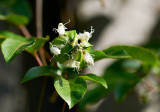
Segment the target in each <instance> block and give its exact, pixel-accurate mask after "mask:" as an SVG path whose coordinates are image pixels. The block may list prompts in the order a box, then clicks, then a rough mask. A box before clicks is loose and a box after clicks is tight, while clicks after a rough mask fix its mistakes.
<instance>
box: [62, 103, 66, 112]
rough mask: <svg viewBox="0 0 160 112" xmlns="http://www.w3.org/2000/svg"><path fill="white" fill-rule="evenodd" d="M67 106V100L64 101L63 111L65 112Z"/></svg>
mask: <svg viewBox="0 0 160 112" xmlns="http://www.w3.org/2000/svg"><path fill="white" fill-rule="evenodd" d="M65 108H66V102H65V101H64V104H63V108H62V112H65Z"/></svg>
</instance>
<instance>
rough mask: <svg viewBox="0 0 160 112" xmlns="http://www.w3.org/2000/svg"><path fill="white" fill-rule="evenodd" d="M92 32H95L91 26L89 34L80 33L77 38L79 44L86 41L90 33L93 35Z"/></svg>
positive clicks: (90, 35)
mask: <svg viewBox="0 0 160 112" xmlns="http://www.w3.org/2000/svg"><path fill="white" fill-rule="evenodd" d="M94 31H95V30H94V29H93V27H92V26H91V32H86V31H85V32H84V33H80V34H78V35H77V36H78V38H79V39H80V40H81V42H84V41H88V40H89V39H90V38H91V37H92V33H94Z"/></svg>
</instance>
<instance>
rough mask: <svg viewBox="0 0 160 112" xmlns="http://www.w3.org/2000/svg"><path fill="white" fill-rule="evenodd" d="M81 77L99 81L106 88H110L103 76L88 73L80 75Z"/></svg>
mask: <svg viewBox="0 0 160 112" xmlns="http://www.w3.org/2000/svg"><path fill="white" fill-rule="evenodd" d="M80 77H82V78H84V79H85V80H90V81H94V82H97V83H99V84H101V85H103V86H104V87H105V88H106V89H107V88H108V87H107V83H106V81H105V80H104V79H103V78H102V77H98V76H96V75H94V74H87V75H84V76H80Z"/></svg>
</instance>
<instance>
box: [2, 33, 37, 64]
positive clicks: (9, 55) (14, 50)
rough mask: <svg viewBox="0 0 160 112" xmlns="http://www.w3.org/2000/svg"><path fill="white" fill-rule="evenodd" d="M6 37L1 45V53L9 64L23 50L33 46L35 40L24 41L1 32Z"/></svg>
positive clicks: (11, 34) (20, 37) (14, 35)
mask: <svg viewBox="0 0 160 112" xmlns="http://www.w3.org/2000/svg"><path fill="white" fill-rule="evenodd" d="M1 35H4V37H7V39H5V40H4V41H3V43H2V44H1V49H2V53H3V56H4V59H5V61H6V62H7V63H9V62H11V61H12V60H13V59H14V58H15V57H16V56H17V55H19V54H20V53H21V52H22V51H23V50H25V49H26V48H28V47H29V46H31V45H33V44H34V41H35V39H33V38H31V39H26V38H24V37H22V36H19V35H16V34H14V33H10V32H2V33H1Z"/></svg>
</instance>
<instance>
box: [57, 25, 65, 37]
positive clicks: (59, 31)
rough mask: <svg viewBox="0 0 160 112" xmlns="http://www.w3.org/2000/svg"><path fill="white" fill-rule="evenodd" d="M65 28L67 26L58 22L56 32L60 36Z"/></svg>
mask: <svg viewBox="0 0 160 112" xmlns="http://www.w3.org/2000/svg"><path fill="white" fill-rule="evenodd" d="M65 29H67V28H66V27H65V26H64V25H63V24H62V23H59V24H58V29H57V32H58V33H59V35H60V36H61V35H64V34H65Z"/></svg>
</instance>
